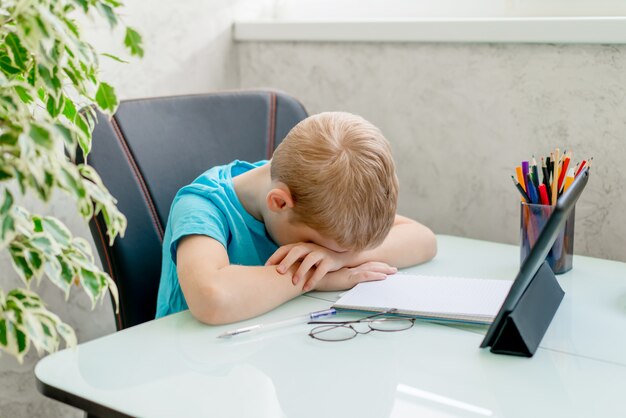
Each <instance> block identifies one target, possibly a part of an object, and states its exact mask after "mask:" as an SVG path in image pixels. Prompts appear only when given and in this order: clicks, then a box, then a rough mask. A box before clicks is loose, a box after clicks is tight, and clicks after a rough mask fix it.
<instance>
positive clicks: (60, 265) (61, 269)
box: [44, 255, 74, 298]
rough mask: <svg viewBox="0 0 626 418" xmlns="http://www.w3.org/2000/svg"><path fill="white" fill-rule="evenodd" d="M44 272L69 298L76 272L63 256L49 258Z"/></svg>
mask: <svg viewBox="0 0 626 418" xmlns="http://www.w3.org/2000/svg"><path fill="white" fill-rule="evenodd" d="M44 270H45V272H46V275H47V276H48V278H49V279H50V281H51V282H52V284H54V285H55V286H57V287H58V288H59V289H61V290H62V291H63V293H65V297H66V298H67V297H69V294H70V289H71V285H72V281H73V280H74V270H73V269H72V267H71V265H70V264H69V263H68V262H67V261H66V260H65V258H64V257H63V256H61V255H58V256H56V257H53V258H49V259H48V260H47V261H46V263H45V265H44Z"/></svg>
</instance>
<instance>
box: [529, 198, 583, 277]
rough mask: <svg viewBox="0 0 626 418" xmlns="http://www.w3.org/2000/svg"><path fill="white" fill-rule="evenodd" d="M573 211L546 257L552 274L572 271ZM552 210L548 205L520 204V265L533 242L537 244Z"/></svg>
mask: <svg viewBox="0 0 626 418" xmlns="http://www.w3.org/2000/svg"><path fill="white" fill-rule="evenodd" d="M575 209H576V207H574V208H572V211H571V212H570V214H569V216H568V218H567V220H566V221H565V225H563V228H562V229H561V230H560V231H559V235H558V236H557V238H556V241H555V242H554V245H553V246H552V248H551V249H550V252H549V253H548V256H547V257H546V261H547V262H548V264H549V265H550V267H551V268H552V271H553V272H554V274H563V273H565V272H567V271H570V270H571V269H572V261H573V258H574V257H573V254H574V219H575V213H574V211H575ZM553 210H554V206H550V205H537V204H530V203H524V202H522V203H521V211H520V214H521V216H520V218H521V219H520V241H521V247H520V263H524V260H525V259H526V257H527V256H528V254H529V253H530V250H531V249H532V248H533V246H534V245H535V242H537V238H538V237H539V233H540V232H541V230H542V229H543V227H544V226H545V225H546V222H547V220H548V218H549V217H550V215H551V214H552V211H553Z"/></svg>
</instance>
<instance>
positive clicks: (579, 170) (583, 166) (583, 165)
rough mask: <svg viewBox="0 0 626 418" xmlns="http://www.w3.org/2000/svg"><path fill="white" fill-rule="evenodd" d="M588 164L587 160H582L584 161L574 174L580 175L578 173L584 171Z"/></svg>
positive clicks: (575, 175)
mask: <svg viewBox="0 0 626 418" xmlns="http://www.w3.org/2000/svg"><path fill="white" fill-rule="evenodd" d="M586 164H587V160H582V162H581V163H580V164H579V165H578V170H576V174H574V177H578V174H579V173H580V172H581V171H583V168H585V165H586Z"/></svg>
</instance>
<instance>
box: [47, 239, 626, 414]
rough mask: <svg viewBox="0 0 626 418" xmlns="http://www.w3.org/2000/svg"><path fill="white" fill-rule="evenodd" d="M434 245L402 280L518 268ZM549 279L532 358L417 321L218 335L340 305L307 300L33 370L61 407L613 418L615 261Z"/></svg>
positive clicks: (620, 288) (121, 340)
mask: <svg viewBox="0 0 626 418" xmlns="http://www.w3.org/2000/svg"><path fill="white" fill-rule="evenodd" d="M438 244H439V252H438V255H437V257H436V258H435V259H434V260H433V261H431V262H429V263H426V264H424V265H421V266H416V267H413V268H410V269H407V270H406V271H408V272H412V273H416V274H429V275H449V276H463V277H482V278H500V279H512V278H514V277H515V274H516V272H517V269H518V266H519V248H518V247H517V246H511V245H505V244H497V243H490V242H485V241H477V240H471V239H465V238H458V237H451V236H441V235H440V236H438ZM557 278H558V281H559V283H560V284H561V286H562V287H563V289H564V290H565V298H564V299H563V302H562V303H561V306H560V307H559V309H558V311H557V313H556V316H555V318H554V320H553V321H552V323H551V325H550V327H549V328H548V331H547V333H546V335H545V336H544V338H543V340H542V342H541V344H540V348H539V349H538V350H537V352H536V354H535V356H534V357H532V358H522V357H512V356H502V355H496V354H492V353H491V352H489V351H488V350H487V349H479V348H478V346H479V344H480V342H481V341H482V338H483V336H484V334H485V332H486V329H487V328H486V327H484V326H471V325H443V324H438V323H434V322H426V321H417V322H416V323H415V325H414V327H413V328H412V329H410V330H407V331H403V332H398V333H391V334H385V333H370V334H367V335H360V336H358V337H357V338H355V339H353V340H350V341H345V342H341V343H328V342H320V341H316V340H313V339H311V338H310V337H309V336H308V335H307V333H308V331H309V330H310V329H311V328H312V326H311V325H307V324H302V325H295V326H291V327H288V328H283V329H279V330H274V331H267V332H259V333H257V334H254V335H252V334H251V335H249V336H240V338H232V339H230V340H222V339H217V338H216V336H217V335H218V334H219V333H221V332H223V331H225V330H228V329H233V328H237V327H241V326H245V325H251V324H255V323H260V322H261V323H262V322H269V321H274V320H280V319H285V318H290V317H292V316H296V315H300V314H304V313H308V312H311V311H316V310H321V309H326V308H328V307H330V305H331V304H332V302H333V301H334V300H336V299H337V297H338V295H339V293H338V292H328V293H321V292H312V293H309V294H308V295H305V296H301V297H299V298H296V299H294V300H292V301H290V302H288V303H286V304H284V305H282V306H281V307H279V308H277V309H275V310H274V311H272V312H270V313H268V314H266V315H264V316H262V317H259V318H255V319H252V320H249V321H244V322H241V323H239V324H234V325H232V324H231V325H226V326H207V325H203V324H201V323H199V322H198V321H196V320H195V319H194V318H193V317H192V316H191V315H190V314H189V312H181V313H179V314H175V315H171V316H169V317H166V318H162V319H159V320H155V321H151V322H148V323H145V324H143V325H140V326H136V327H133V328H129V329H127V330H124V331H121V332H117V333H115V334H112V335H109V336H106V337H103V338H100V339H97V340H94V341H91V342H88V343H84V344H80V345H79V346H78V347H77V348H75V349H69V350H64V351H61V352H58V353H55V354H53V355H50V356H48V357H46V358H44V359H42V360H41V361H40V362H39V363H38V364H37V367H36V369H35V373H36V376H37V379H38V380H39V381H40V385H41V386H42V387H44V388H48V389H50V388H52V389H54V392H55V395H54V396H55V397H57V398H59V399H61V400H63V401H65V402H67V403H70V404H74V405H75V406H82V407H85V405H88V406H89V405H93V404H97V405H101V406H103V407H104V408H105V410H106V411H108V412H115V411H117V412H120V413H122V414H128V415H133V416H163V417H171V416H212V417H281V416H287V417H322V416H326V417H414V416H434V417H448V416H467V417H480V416H502V417H529V416H532V417H539V416H545V417H555V416H567V417H592V416H624V414H626V396H624V389H625V388H626V263H619V262H613V261H607V260H600V259H594V258H589V257H581V256H575V257H574V268H573V270H571V271H570V272H568V273H566V274H564V275H561V276H557ZM348 315H349V314H341V316H340V317H345V318H347V317H348ZM59 394H60V395H59ZM77 399H78V401H77ZM85 402H86V403H85ZM87 409H89V408H87Z"/></svg>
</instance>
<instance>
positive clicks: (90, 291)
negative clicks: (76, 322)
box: [79, 268, 102, 307]
mask: <svg viewBox="0 0 626 418" xmlns="http://www.w3.org/2000/svg"><path fill="white" fill-rule="evenodd" d="M79 276H80V283H81V285H82V286H83V289H85V293H87V295H88V296H89V299H90V300H91V305H92V307H94V306H95V305H96V300H97V299H98V297H99V296H100V293H101V292H102V283H101V281H100V277H99V276H98V275H96V274H95V273H94V272H93V271H91V270H87V269H84V268H81V269H80V273H79Z"/></svg>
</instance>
